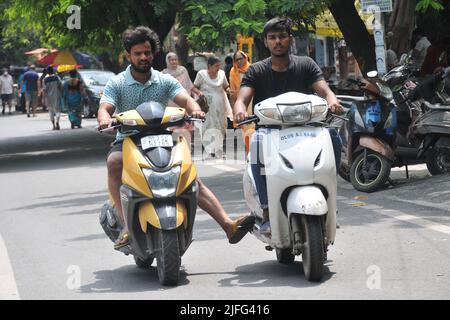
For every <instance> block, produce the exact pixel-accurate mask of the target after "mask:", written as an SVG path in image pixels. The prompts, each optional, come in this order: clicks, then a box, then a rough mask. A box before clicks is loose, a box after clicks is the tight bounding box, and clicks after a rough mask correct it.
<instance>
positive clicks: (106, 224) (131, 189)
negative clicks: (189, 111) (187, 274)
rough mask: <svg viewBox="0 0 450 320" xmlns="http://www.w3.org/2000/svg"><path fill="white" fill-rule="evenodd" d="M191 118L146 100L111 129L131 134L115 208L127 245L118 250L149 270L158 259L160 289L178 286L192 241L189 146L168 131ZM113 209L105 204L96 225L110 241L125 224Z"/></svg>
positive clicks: (193, 172)
mask: <svg viewBox="0 0 450 320" xmlns="http://www.w3.org/2000/svg"><path fill="white" fill-rule="evenodd" d="M192 120H193V119H191V118H189V117H187V116H186V113H185V110H184V109H181V108H173V107H167V108H166V107H165V106H163V105H161V104H159V103H156V102H148V103H144V104H141V105H140V106H138V107H137V108H136V110H131V111H127V112H123V113H120V114H118V115H116V117H115V121H116V123H115V124H114V126H113V128H116V129H118V130H119V131H120V132H122V133H128V134H130V135H128V136H126V137H125V139H124V141H123V171H122V186H121V187H120V198H121V204H118V205H121V206H122V208H123V213H124V217H125V219H126V221H127V225H128V229H129V241H130V242H129V245H127V246H125V247H123V248H121V249H119V250H120V251H122V252H123V253H124V254H126V255H129V254H131V255H133V256H134V259H135V262H136V264H137V266H138V267H141V268H148V267H150V265H151V264H152V262H153V260H154V259H156V260H157V270H158V277H159V280H160V282H161V284H163V285H176V284H177V283H178V279H179V270H180V264H181V256H182V255H183V254H184V253H185V252H186V250H187V249H188V247H189V245H190V244H191V242H192V230H193V226H194V219H195V213H196V209H197V196H198V186H197V182H196V177H197V170H196V168H195V166H194V164H193V162H192V159H191V154H190V146H189V145H188V143H187V142H186V139H185V138H184V137H183V136H182V135H180V136H179V137H175V136H173V135H172V132H171V131H170V130H169V128H170V127H174V126H182V125H183V124H184V123H185V122H186V121H192ZM106 130H107V129H106ZM102 131H105V130H102ZM116 205H117V204H114V203H112V201H111V200H110V201H108V202H106V203H105V205H104V206H103V208H102V211H101V214H100V224H101V225H102V227H103V229H104V231H105V233H106V234H107V235H108V237H109V238H110V239H111V240H112V241H113V242H114V241H116V240H117V238H118V236H119V233H120V230H121V229H122V225H123V222H122V221H121V219H120V218H119V215H118V213H117V210H116V208H115V207H116Z"/></svg>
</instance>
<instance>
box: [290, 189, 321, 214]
mask: <svg viewBox="0 0 450 320" xmlns="http://www.w3.org/2000/svg"><path fill="white" fill-rule="evenodd" d="M287 212H288V216H290V215H291V214H293V213H296V214H305V215H313V216H321V215H325V214H327V212H328V204H327V200H326V199H325V196H324V194H323V193H322V191H321V190H320V189H319V188H318V187H315V186H304V187H297V188H295V189H293V190H291V192H290V193H289V196H288V198H287Z"/></svg>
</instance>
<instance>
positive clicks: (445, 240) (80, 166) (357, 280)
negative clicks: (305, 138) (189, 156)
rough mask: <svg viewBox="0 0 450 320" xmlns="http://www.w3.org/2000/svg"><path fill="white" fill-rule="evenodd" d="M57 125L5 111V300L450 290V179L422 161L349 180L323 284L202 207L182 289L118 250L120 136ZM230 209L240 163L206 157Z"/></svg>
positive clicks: (392, 294) (1, 258)
mask: <svg viewBox="0 0 450 320" xmlns="http://www.w3.org/2000/svg"><path fill="white" fill-rule="evenodd" d="M83 124H84V127H83V129H74V130H71V129H70V125H69V123H68V120H67V119H63V120H62V130H61V131H52V130H50V127H51V124H50V122H49V121H48V117H47V115H46V114H44V113H41V114H39V115H38V117H37V118H26V117H25V116H23V115H18V114H17V115H13V116H2V117H0V128H1V135H0V194H1V195H2V196H1V200H2V201H0V299H17V298H19V299H161V300H173V299H188V300H190V299H194V300H195V299H221V300H228V299H244V300H245V299H256V300H266V299H274V300H286V299H449V298H450V290H449V288H450V209H449V208H450V181H449V180H450V179H449V176H448V175H447V176H440V177H431V176H429V174H428V173H427V171H426V168H424V166H415V167H413V168H411V175H412V177H411V178H410V179H409V180H406V179H405V175H404V171H403V170H400V169H397V170H395V171H394V172H393V174H392V177H393V180H394V183H395V185H394V186H388V187H387V188H386V189H385V190H382V191H379V192H377V193H373V194H369V195H367V194H361V193H358V192H356V191H355V190H354V189H353V188H352V186H351V185H350V184H349V183H347V182H345V181H344V180H342V179H340V178H339V181H338V195H339V199H338V209H339V215H338V222H339V224H340V226H341V227H340V229H338V232H337V236H336V242H335V245H334V246H332V247H331V248H330V251H329V254H328V258H329V261H328V262H327V263H326V273H325V275H324V278H323V281H322V282H321V283H310V282H308V281H306V280H305V278H304V275H303V271H302V263H301V258H297V259H296V262H295V263H293V264H291V265H287V266H286V265H281V264H279V263H278V262H277V261H276V258H275V253H274V252H269V251H266V250H265V249H264V247H265V246H264V245H263V244H262V243H260V242H259V241H258V240H257V239H256V238H254V237H253V236H252V235H248V236H246V237H245V238H244V239H243V240H242V241H241V242H239V243H238V244H235V245H230V244H228V242H227V240H226V237H225V234H224V233H223V232H222V230H221V229H220V228H219V226H218V225H217V224H216V223H215V222H214V221H213V220H212V218H210V217H209V215H207V214H206V213H205V212H203V211H201V210H199V211H198V214H197V220H196V224H195V229H194V238H195V241H194V242H193V243H192V245H191V247H190V248H189V250H188V251H187V252H186V254H185V255H184V256H183V259H182V273H181V281H180V284H179V286H177V287H170V288H167V287H162V286H161V285H160V284H159V282H158V277H157V272H156V268H155V267H154V266H153V267H152V268H151V269H149V270H141V269H138V268H137V267H136V266H135V265H134V261H133V259H132V258H131V257H127V256H124V255H123V254H121V253H119V252H116V251H114V250H113V244H112V243H111V242H110V240H109V239H108V238H107V237H106V236H105V235H104V233H103V231H102V229H101V227H100V225H99V223H98V214H99V210H100V208H101V206H102V204H103V202H104V201H105V200H106V199H107V187H106V168H105V154H106V152H107V150H108V144H109V143H110V142H111V137H110V136H105V135H101V134H99V133H97V132H95V129H94V125H95V120H93V119H89V120H87V121H84V123H83ZM197 165H198V169H199V170H198V171H199V174H200V176H201V177H202V180H203V181H204V182H205V183H206V184H207V185H208V186H209V187H210V188H211V189H212V190H213V191H214V192H215V193H216V194H217V196H218V197H219V199H220V201H221V203H222V204H223V205H224V207H225V209H226V210H227V212H228V213H229V214H230V215H231V216H232V217H237V216H239V215H240V214H244V213H246V212H247V207H246V204H245V202H244V201H243V192H242V184H241V181H242V169H243V164H242V163H236V162H211V161H210V162H207V163H205V162H201V161H198V162H197Z"/></svg>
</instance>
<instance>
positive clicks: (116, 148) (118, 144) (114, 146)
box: [106, 140, 123, 159]
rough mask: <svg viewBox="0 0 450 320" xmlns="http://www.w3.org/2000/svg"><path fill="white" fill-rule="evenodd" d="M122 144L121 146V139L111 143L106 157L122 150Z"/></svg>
mask: <svg viewBox="0 0 450 320" xmlns="http://www.w3.org/2000/svg"><path fill="white" fill-rule="evenodd" d="M122 146H123V140H121V141H117V140H115V141H114V142H113V143H112V145H111V149H110V150H109V152H108V154H107V155H106V159H108V158H109V155H110V154H111V153H113V152H122Z"/></svg>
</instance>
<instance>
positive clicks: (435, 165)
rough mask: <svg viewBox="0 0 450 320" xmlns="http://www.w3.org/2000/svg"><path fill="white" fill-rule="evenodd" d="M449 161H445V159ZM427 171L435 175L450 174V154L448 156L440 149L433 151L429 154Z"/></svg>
mask: <svg viewBox="0 0 450 320" xmlns="http://www.w3.org/2000/svg"><path fill="white" fill-rule="evenodd" d="M445 158H446V160H447V161H444V160H443V159H445ZM427 169H428V171H429V172H430V173H431V174H432V175H433V176H435V175H439V174H443V173H446V172H450V154H446V153H445V152H443V151H440V150H439V149H432V150H430V152H429V153H428V154H427Z"/></svg>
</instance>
